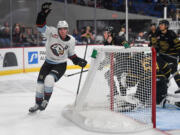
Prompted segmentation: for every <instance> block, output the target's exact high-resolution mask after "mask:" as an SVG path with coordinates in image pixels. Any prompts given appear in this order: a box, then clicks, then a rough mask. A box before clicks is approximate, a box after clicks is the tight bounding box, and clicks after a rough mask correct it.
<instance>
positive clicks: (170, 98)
mask: <svg viewBox="0 0 180 135" xmlns="http://www.w3.org/2000/svg"><path fill="white" fill-rule="evenodd" d="M161 106H162V107H163V108H174V107H175V108H177V109H180V94H168V95H167V96H166V97H165V98H164V99H163V100H162V102H161Z"/></svg>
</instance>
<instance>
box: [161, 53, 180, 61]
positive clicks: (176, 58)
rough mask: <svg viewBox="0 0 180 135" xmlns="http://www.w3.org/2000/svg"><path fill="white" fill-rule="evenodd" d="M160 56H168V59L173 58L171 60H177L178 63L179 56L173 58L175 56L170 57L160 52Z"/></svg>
mask: <svg viewBox="0 0 180 135" xmlns="http://www.w3.org/2000/svg"><path fill="white" fill-rule="evenodd" d="M160 54H161V55H165V56H168V57H169V58H173V59H175V60H177V63H178V62H179V56H177V57H175V56H171V55H169V54H166V53H162V52H160Z"/></svg>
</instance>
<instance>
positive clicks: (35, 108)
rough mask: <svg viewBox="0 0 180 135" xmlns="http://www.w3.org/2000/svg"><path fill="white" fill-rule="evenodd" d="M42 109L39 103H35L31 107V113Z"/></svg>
mask: <svg viewBox="0 0 180 135" xmlns="http://www.w3.org/2000/svg"><path fill="white" fill-rule="evenodd" d="M39 109H40V106H39V105H38V104H35V105H34V106H33V107H31V108H29V112H30V113H34V112H36V111H38V110H39Z"/></svg>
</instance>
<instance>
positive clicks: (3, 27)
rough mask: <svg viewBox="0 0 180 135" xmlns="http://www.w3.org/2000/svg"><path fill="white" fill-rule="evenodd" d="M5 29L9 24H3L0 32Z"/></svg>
mask: <svg viewBox="0 0 180 135" xmlns="http://www.w3.org/2000/svg"><path fill="white" fill-rule="evenodd" d="M7 27H8V28H9V23H8V22H5V23H4V25H3V26H2V27H1V28H0V30H1V31H3V30H4V29H5V28H7Z"/></svg>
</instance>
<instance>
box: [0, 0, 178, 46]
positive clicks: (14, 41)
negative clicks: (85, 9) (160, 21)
mask: <svg viewBox="0 0 180 135" xmlns="http://www.w3.org/2000/svg"><path fill="white" fill-rule="evenodd" d="M56 1H60V2H64V0H56ZM67 2H68V3H73V4H79V5H82V6H94V0H67ZM138 2H139V3H138ZM168 2H175V3H176V0H138V1H136V3H134V2H133V1H132V0H129V5H128V6H129V12H130V13H138V14H145V15H150V16H156V17H162V13H163V11H162V10H163V8H164V6H165V5H166V6H167V7H168V18H172V20H176V21H179V20H180V12H179V7H178V6H179V4H168ZM124 4H125V0H97V7H98V8H106V9H109V10H118V9H119V11H125V9H124V8H123V7H125V6H124ZM146 4H148V7H150V5H151V6H153V8H152V7H151V9H153V10H152V12H150V11H151V10H149V11H148V12H146V10H145V9H147V8H140V7H138V6H143V7H144V6H146ZM140 9H142V10H140ZM148 30H149V28H148V27H147V28H146V30H145V31H140V32H138V33H137V32H135V31H132V29H131V28H129V30H128V31H129V42H131V43H135V42H146V41H148V37H147V34H146V33H148ZM125 31H126V30H125V27H121V28H119V31H118V32H116V34H117V35H119V36H122V35H125ZM70 34H72V35H73V36H74V37H75V39H76V44H84V43H85V41H86V40H85V39H88V43H89V44H103V41H104V37H103V30H102V29H101V30H99V29H98V28H97V30H96V32H95V31H94V27H93V26H85V27H83V28H79V29H74V30H73V32H71V33H70ZM177 34H178V36H179V37H180V30H179V31H177ZM45 42H46V39H45V38H44V37H43V36H42V35H41V34H40V33H39V32H38V31H37V29H36V26H33V27H27V26H25V24H22V23H15V24H14V25H13V26H12V30H11V29H10V26H9V22H4V24H0V48H9V47H29V46H44V43H45Z"/></svg>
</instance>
